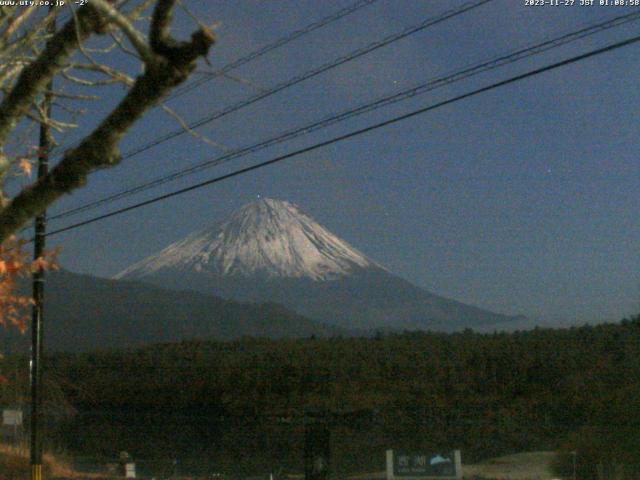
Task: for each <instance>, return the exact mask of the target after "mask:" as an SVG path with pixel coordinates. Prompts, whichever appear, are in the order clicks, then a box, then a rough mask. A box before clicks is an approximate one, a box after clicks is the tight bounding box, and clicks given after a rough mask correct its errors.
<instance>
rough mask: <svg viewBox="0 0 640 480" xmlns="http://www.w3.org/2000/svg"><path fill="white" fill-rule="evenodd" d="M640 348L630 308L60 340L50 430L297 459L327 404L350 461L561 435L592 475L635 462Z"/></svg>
mask: <svg viewBox="0 0 640 480" xmlns="http://www.w3.org/2000/svg"><path fill="white" fill-rule="evenodd" d="M639 347H640V319H633V320H627V321H623V322H621V323H619V324H605V325H598V326H583V327H579V328H577V327H576V328H571V329H565V330H543V329H536V330H533V331H527V332H516V333H509V334H508V333H495V334H488V335H487V334H477V333H474V332H471V331H465V332H461V333H456V334H436V333H421V332H405V333H403V334H388V335H387V334H384V335H383V334H381V335H378V336H376V337H374V338H329V339H316V338H309V339H304V340H268V339H254V338H246V339H242V340H238V341H234V342H216V341H211V342H183V343H179V344H163V345H155V346H151V347H147V348H142V349H137V350H129V351H104V352H99V353H90V354H73V355H72V354H57V355H54V356H52V357H50V358H48V359H47V362H46V365H47V370H46V373H45V375H46V376H47V377H48V378H49V381H50V382H53V383H55V384H56V385H57V386H58V391H59V392H58V393H59V394H63V395H64V397H65V398H66V401H67V402H68V403H69V404H70V405H72V406H73V408H74V409H75V410H76V412H77V413H76V417H75V418H69V419H68V420H66V421H60V420H59V421H58V422H56V423H55V424H52V426H51V428H50V430H49V432H50V436H55V437H56V438H57V439H58V440H61V439H63V440H64V443H65V446H66V448H70V449H71V450H72V451H78V452H82V453H83V454H87V455H89V454H90V455H103V456H105V457H109V456H111V455H115V453H116V451H117V450H118V449H122V448H124V449H126V450H128V451H130V452H131V453H132V454H133V455H134V456H137V457H139V458H148V457H149V456H150V455H151V452H154V455H159V454H160V453H159V452H163V449H165V450H166V451H164V452H163V454H165V455H166V456H170V455H179V456H180V457H181V458H184V459H185V460H184V461H185V462H188V461H189V457H192V460H193V461H196V459H195V457H198V456H199V457H203V456H206V457H207V458H211V459H215V461H216V462H217V465H220V466H222V467H221V468H224V466H225V465H226V467H227V468H228V469H231V468H232V466H236V467H237V466H238V465H240V464H242V465H244V467H243V468H245V469H246V470H247V471H252V470H259V469H261V468H262V469H267V468H268V469H274V468H276V467H277V466H281V467H286V468H289V469H294V470H295V469H298V468H300V462H301V460H302V455H301V448H302V445H301V443H302V442H301V436H302V432H303V428H304V427H303V421H304V417H305V415H307V416H308V415H309V414H310V413H312V414H315V415H317V414H318V412H330V415H329V416H330V422H331V425H332V427H331V428H332V435H333V436H332V438H333V443H334V445H333V455H334V457H335V460H334V464H335V467H336V468H337V469H338V470H340V471H345V472H346V471H367V470H371V469H382V465H383V459H384V456H383V452H384V450H385V449H386V448H392V447H395V448H425V449H443V448H461V449H462V451H463V457H464V460H465V461H476V460H481V459H483V458H489V457H494V456H497V455H502V454H508V453H515V452H521V451H533V450H558V451H559V452H561V454H560V455H559V457H558V468H559V470H563V469H567V468H571V465H570V464H571V458H570V452H572V451H574V450H575V451H577V457H578V459H579V461H578V468H579V473H580V477H579V478H581V479H590V478H597V477H596V474H597V472H598V470H600V471H601V472H602V471H603V469H604V470H606V469H611V471H614V470H615V471H620V470H621V469H623V470H625V471H628V472H630V474H633V475H637V474H638V466H639V465H640V464H639V463H638V460H640V453H639V452H640V449H639V448H638V446H640V445H639V444H640V429H638V425H637V423H638V419H639V418H640V395H639V394H640V348H639ZM10 361H12V360H11V359H7V360H6V362H10ZM8 370H9V371H10V369H8ZM8 389H9V387H5V391H8ZM5 393H6V392H5ZM57 403H58V404H59V402H57ZM87 431H91V432H93V435H92V437H91V438H87V436H86V434H83V433H82V432H87ZM96 432H100V434H97V433H96ZM193 445H198V448H197V449H195V450H194V448H193ZM256 451H260V452H263V455H262V456H260V455H258V456H256V455H252V454H251V453H250V452H256ZM563 452H564V453H563ZM607 471H608V470H607ZM632 472H633V473H632ZM612 478H613V477H612Z"/></svg>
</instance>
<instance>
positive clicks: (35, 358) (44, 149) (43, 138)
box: [30, 5, 56, 480]
mask: <svg viewBox="0 0 640 480" xmlns="http://www.w3.org/2000/svg"><path fill="white" fill-rule="evenodd" d="M53 8H55V7H53V5H52V6H50V7H49V12H51V11H52V10H53ZM55 30H56V23H55V18H53V19H52V20H51V22H50V23H49V26H48V28H47V33H48V34H50V35H51V34H53V33H55ZM52 90H53V80H52V81H50V82H49V83H48V84H47V87H46V91H45V93H44V98H43V100H42V104H41V107H42V112H43V117H44V118H43V121H42V122H41V123H40V139H39V144H38V180H40V179H41V178H42V177H44V176H45V175H46V174H47V172H48V171H49V151H50V150H51V145H52V141H51V127H50V126H49V123H48V120H49V118H51V103H52ZM46 225H47V213H46V211H44V212H42V214H40V215H38V216H37V217H36V219H35V238H34V244H33V245H34V246H33V258H34V260H36V259H38V258H40V257H41V256H42V255H43V254H44V246H45V232H46ZM32 279H33V301H34V303H33V309H32V317H31V365H30V374H31V375H30V380H31V448H30V463H31V480H42V424H43V421H42V420H43V415H42V350H43V348H42V320H43V317H42V314H43V301H44V271H43V270H42V269H38V270H36V271H34V272H33V277H32Z"/></svg>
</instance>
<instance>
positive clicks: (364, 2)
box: [169, 0, 378, 99]
mask: <svg viewBox="0 0 640 480" xmlns="http://www.w3.org/2000/svg"><path fill="white" fill-rule="evenodd" d="M377 1H378V0H360V1H358V2H355V3H354V4H352V5H349V6H348V7H345V8H343V9H342V10H339V11H337V12H335V13H333V14H331V15H329V16H327V17H324V18H322V19H320V20H318V21H317V22H314V23H310V24H309V25H307V26H305V27H302V28H300V29H299V30H295V31H293V32H291V33H289V34H288V35H286V36H284V37H282V38H279V39H278V40H276V41H275V42H273V43H270V44H268V45H265V46H263V47H261V48H259V49H257V50H254V51H253V52H251V53H249V54H247V55H245V56H244V57H241V58H238V59H237V60H234V61H233V62H231V63H228V64H227V65H225V66H224V67H222V68H221V69H219V70H216V71H214V72H211V73H209V74H208V75H207V77H206V78H201V79H200V80H196V81H193V82H191V83H189V84H188V85H184V86H182V87H181V88H177V89H176V90H174V92H173V93H172V94H171V95H170V96H169V99H174V98H177V97H179V96H181V95H184V94H185V93H187V92H189V91H191V90H193V89H194V88H197V87H199V86H200V85H202V84H204V83H206V82H209V81H211V80H213V79H214V78H217V77H220V76H223V75H224V74H226V73H228V72H230V71H231V70H235V69H236V68H239V67H241V66H242V65H244V64H246V63H249V62H250V61H252V60H253V59H255V58H258V57H260V56H262V55H264V54H266V53H269V52H271V51H272V50H275V49H277V48H280V47H282V46H284V45H286V44H287V43H289V42H292V41H293V40H296V39H297V38H299V37H302V36H303V35H306V34H308V33H311V32H313V31H315V30H318V29H319V28H322V27H324V26H326V25H328V24H330V23H333V22H335V21H336V20H339V19H341V18H343V17H346V16H347V15H350V14H352V13H354V12H356V11H358V10H360V9H362V8H364V7H366V6H369V5H371V4H372V3H375V2H377Z"/></svg>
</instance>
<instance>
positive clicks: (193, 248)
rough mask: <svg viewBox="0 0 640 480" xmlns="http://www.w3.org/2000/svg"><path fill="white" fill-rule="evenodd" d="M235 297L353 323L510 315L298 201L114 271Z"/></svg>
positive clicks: (246, 214)
mask: <svg viewBox="0 0 640 480" xmlns="http://www.w3.org/2000/svg"><path fill="white" fill-rule="evenodd" d="M115 278H118V279H131V280H139V281H145V282H149V283H153V284H154V285H159V286H162V287H165V288H171V289H182V290H184V289H191V290H195V291H199V292H203V293H209V294H214V295H217V296H220V297H223V298H229V299H234V300H251V301H257V302H263V301H270V302H276V303H281V304H282V305H285V306H286V307H287V308H290V309H293V310H295V311H296V312H298V313H300V314H302V315H305V316H307V317H309V318H313V319H316V320H319V321H322V322H325V323H328V324H332V325H337V326H340V327H342V328H348V329H359V330H369V331H371V330H374V329H383V330H389V329H390V330H403V329H410V330H426V329H431V330H438V331H454V330H460V329H464V328H481V327H483V326H485V327H486V326H491V327H493V326H496V327H497V328H499V327H500V325H505V326H506V325H508V324H509V323H511V322H520V323H521V322H522V320H523V318H524V317H522V316H508V315H502V314H499V313H495V312H491V311H488V310H484V309H481V308H478V307H474V306H471V305H466V304H464V303H461V302H458V301H455V300H451V299H448V298H444V297H441V296H439V295H436V294H434V293H431V292H428V291H426V290H424V289H422V288H419V287H417V286H415V285H413V284H411V283H410V282H408V281H406V280H404V279H402V278H400V277H398V276H396V275H394V274H393V273H391V272H389V271H388V270H387V269H385V268H384V267H383V266H381V265H380V264H378V263H376V262H375V261H373V260H371V259H369V258H367V257H366V256H365V255H364V254H363V253H362V252H360V251H358V250H357V249H355V248H354V247H352V246H351V245H349V244H348V243H347V242H346V241H344V240H342V239H340V238H338V237H337V236H336V235H334V234H333V233H331V232H329V231H328V230H327V229H326V228H324V227H323V226H321V225H319V224H318V223H317V222H315V221H314V220H313V219H312V218H311V217H309V216H308V215H306V214H304V213H303V212H302V211H301V210H300V209H299V208H298V207H297V206H295V205H293V204H291V203H289V202H286V201H281V200H273V199H267V198H265V199H261V200H259V201H257V202H254V203H251V204H248V205H245V206H244V207H242V208H241V209H240V210H238V211H237V212H235V213H234V214H233V215H232V216H231V217H230V218H229V219H227V220H225V221H223V222H221V223H219V224H215V225H212V226H211V227H209V228H206V229H204V230H202V231H200V232H195V233H193V234H191V235H189V236H188V237H186V238H184V239H182V240H179V241H177V242H175V243H174V244H172V245H169V246H168V247H167V248H165V249H164V250H162V251H161V252H159V253H157V254H154V255H152V256H150V257H148V258H146V259H144V260H142V261H140V262H138V263H136V264H134V265H132V266H130V267H129V268H127V269H125V270H124V271H122V272H120V273H119V274H118V275H116V277H115Z"/></svg>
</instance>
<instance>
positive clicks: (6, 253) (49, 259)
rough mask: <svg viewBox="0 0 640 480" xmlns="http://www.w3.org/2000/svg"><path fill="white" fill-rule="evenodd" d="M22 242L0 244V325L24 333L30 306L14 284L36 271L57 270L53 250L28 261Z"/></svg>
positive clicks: (13, 238) (15, 239) (28, 300)
mask: <svg viewBox="0 0 640 480" xmlns="http://www.w3.org/2000/svg"><path fill="white" fill-rule="evenodd" d="M26 243H27V242H26V241H25V240H21V239H17V238H15V237H12V238H10V239H9V240H7V241H6V242H4V243H3V244H2V245H0V325H2V326H5V327H15V328H17V329H18V330H20V332H22V333H24V332H25V331H26V330H27V325H28V320H29V311H28V307H29V306H30V305H33V299H32V298H31V297H30V296H27V295H23V294H21V293H20V291H19V288H18V282H19V280H20V279H21V278H26V277H28V276H29V275H30V274H32V273H35V272H38V271H46V270H57V269H58V266H57V264H56V256H57V251H51V252H46V253H45V254H44V255H43V256H41V257H40V258H37V259H35V260H32V261H30V260H29V252H28V251H25V248H24V247H25V244H26Z"/></svg>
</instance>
